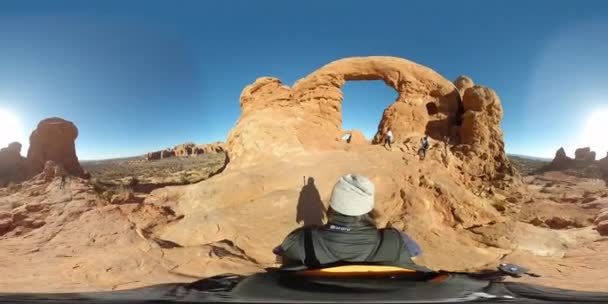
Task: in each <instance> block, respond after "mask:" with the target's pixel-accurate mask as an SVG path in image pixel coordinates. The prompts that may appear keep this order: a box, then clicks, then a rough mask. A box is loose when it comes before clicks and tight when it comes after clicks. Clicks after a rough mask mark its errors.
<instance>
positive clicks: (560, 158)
mask: <svg viewBox="0 0 608 304" xmlns="http://www.w3.org/2000/svg"><path fill="white" fill-rule="evenodd" d="M574 164H575V161H574V159H572V158H570V157H568V155H566V150H564V148H563V147H562V148H559V149H558V150H557V152H555V157H554V158H553V160H552V161H551V163H550V164H549V165H548V169H551V170H564V169H568V168H570V167H572V166H573V165H574Z"/></svg>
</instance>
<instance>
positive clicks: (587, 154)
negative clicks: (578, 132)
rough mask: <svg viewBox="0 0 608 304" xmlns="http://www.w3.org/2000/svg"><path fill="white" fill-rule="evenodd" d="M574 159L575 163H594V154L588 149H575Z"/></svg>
mask: <svg viewBox="0 0 608 304" xmlns="http://www.w3.org/2000/svg"><path fill="white" fill-rule="evenodd" d="M574 159H575V160H577V161H584V162H592V161H595V152H593V151H591V149H590V148H589V147H586V148H579V149H576V151H575V152H574Z"/></svg>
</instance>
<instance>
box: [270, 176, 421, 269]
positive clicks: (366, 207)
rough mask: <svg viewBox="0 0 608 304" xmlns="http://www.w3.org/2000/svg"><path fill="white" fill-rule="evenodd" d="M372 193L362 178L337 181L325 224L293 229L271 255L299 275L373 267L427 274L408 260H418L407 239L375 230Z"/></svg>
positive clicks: (415, 246) (416, 248)
mask: <svg viewBox="0 0 608 304" xmlns="http://www.w3.org/2000/svg"><path fill="white" fill-rule="evenodd" d="M374 188H375V187H374V184H373V183H372V182H371V181H370V180H369V179H367V178H366V177H364V176H361V175H355V174H347V175H344V176H342V177H341V178H340V179H339V180H338V182H337V183H336V185H335V186H334V189H333V191H332V194H331V199H330V201H329V209H328V210H327V215H326V216H327V223H326V224H325V225H324V226H316V227H315V226H313V227H302V228H299V229H296V230H295V231H293V232H291V233H290V234H289V235H288V236H287V237H286V238H285V240H284V241H283V243H282V244H281V245H280V246H278V247H276V248H275V249H274V250H273V253H274V254H276V255H277V256H279V257H280V258H281V260H282V261H281V262H282V267H283V268H284V269H288V270H289V269H290V270H299V269H306V268H316V267H322V266H324V265H331V264H335V263H351V264H356V263H379V264H382V265H390V266H400V267H404V268H409V269H414V270H422V271H425V270H428V269H426V268H424V267H421V266H418V265H416V264H415V263H414V261H413V260H412V259H413V258H415V257H417V256H419V255H420V254H421V249H420V246H418V244H416V242H415V241H414V240H413V239H412V238H410V237H409V236H408V235H406V234H405V233H402V232H399V231H398V230H396V229H393V228H385V229H378V228H377V227H376V218H377V216H378V215H377V213H376V211H375V210H374Z"/></svg>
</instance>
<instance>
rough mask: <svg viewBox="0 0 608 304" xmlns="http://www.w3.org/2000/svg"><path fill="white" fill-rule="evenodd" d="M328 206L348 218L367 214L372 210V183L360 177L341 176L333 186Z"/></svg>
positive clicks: (353, 175) (351, 175)
mask: <svg viewBox="0 0 608 304" xmlns="http://www.w3.org/2000/svg"><path fill="white" fill-rule="evenodd" d="M329 206H330V207H331V208H332V209H333V210H335V211H337V212H339V213H341V214H344V215H349V216H359V215H364V214H367V213H369V212H370V211H372V210H373V209H374V183H372V181H370V180H369V179H368V178H367V177H365V176H362V175H357V174H347V175H344V176H342V177H341V178H340V179H339V180H338V182H337V183H336V185H335V186H334V190H333V191H332V193H331V199H330V201H329Z"/></svg>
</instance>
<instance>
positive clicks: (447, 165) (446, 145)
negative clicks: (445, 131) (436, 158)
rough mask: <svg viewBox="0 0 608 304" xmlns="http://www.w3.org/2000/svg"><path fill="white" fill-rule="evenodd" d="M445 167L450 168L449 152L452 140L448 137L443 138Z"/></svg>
mask: <svg viewBox="0 0 608 304" xmlns="http://www.w3.org/2000/svg"><path fill="white" fill-rule="evenodd" d="M443 143H444V145H443V157H442V160H443V165H444V166H445V167H446V168H447V167H449V166H450V154H449V153H448V151H449V149H448V148H449V145H450V138H449V137H448V136H447V135H444V136H443Z"/></svg>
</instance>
